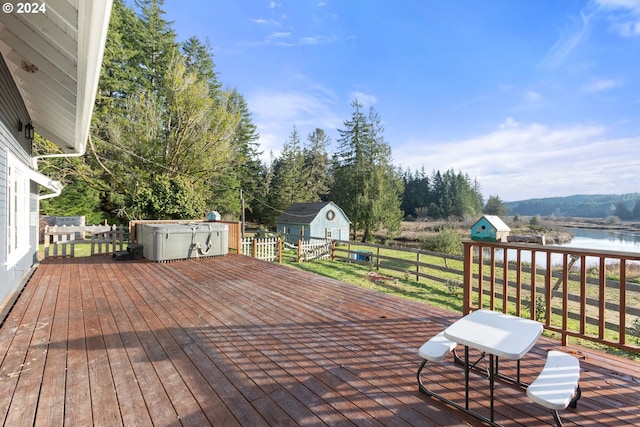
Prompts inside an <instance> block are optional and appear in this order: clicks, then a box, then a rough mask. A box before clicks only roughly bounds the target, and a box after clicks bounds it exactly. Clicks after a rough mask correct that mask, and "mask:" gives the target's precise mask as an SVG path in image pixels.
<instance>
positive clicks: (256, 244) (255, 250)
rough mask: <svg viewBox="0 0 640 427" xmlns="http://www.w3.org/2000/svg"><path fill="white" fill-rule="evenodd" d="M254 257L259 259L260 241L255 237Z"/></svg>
mask: <svg viewBox="0 0 640 427" xmlns="http://www.w3.org/2000/svg"><path fill="white" fill-rule="evenodd" d="M253 257H254V258H257V257H258V239H256V238H255V237H254V238H253Z"/></svg>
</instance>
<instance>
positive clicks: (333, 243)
mask: <svg viewBox="0 0 640 427" xmlns="http://www.w3.org/2000/svg"><path fill="white" fill-rule="evenodd" d="M335 260H336V241H335V240H332V241H331V261H335Z"/></svg>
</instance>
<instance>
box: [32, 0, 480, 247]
mask: <svg viewBox="0 0 640 427" xmlns="http://www.w3.org/2000/svg"><path fill="white" fill-rule="evenodd" d="M163 4H164V2H163V1H162V0H136V2H135V6H134V7H128V6H127V5H126V4H125V3H124V1H123V0H115V1H114V4H113V9H112V15H111V22H110V27H109V31H108V35H107V41H106V46H105V54H104V60H103V67H102V73H101V78H100V82H99V88H98V93H97V98H96V103H95V108H94V114H93V120H92V125H91V132H90V138H89V141H88V144H87V151H86V153H85V154H84V155H83V156H81V157H67V158H62V159H59V158H51V159H46V160H43V161H42V163H41V165H40V168H41V169H42V170H43V171H44V172H45V173H47V174H49V175H51V176H53V177H55V178H57V179H59V180H61V181H62V182H63V183H64V184H65V189H64V190H63V193H62V194H61V196H59V197H57V198H53V199H49V200H45V201H43V202H42V205H41V212H42V213H43V214H48V215H85V216H87V221H88V222H90V223H98V222H102V221H103V220H109V221H111V222H115V221H122V222H124V221H128V220H130V219H184V218H202V217H203V216H204V215H206V213H207V212H208V211H209V210H212V209H215V210H217V211H219V212H220V213H221V214H223V215H225V216H228V217H233V218H239V216H240V210H241V195H242V198H243V200H244V202H245V206H246V215H247V217H248V218H249V219H251V220H253V221H256V222H258V223H261V224H265V225H273V223H274V222H275V219H276V218H277V216H278V215H279V214H280V213H281V212H282V211H283V210H284V209H285V208H286V207H287V206H289V204H291V203H294V202H313V201H321V200H332V201H334V202H335V203H337V204H338V205H340V206H341V207H342V209H343V210H344V211H345V213H346V214H347V215H348V216H349V218H350V220H351V221H352V230H354V231H355V232H356V233H359V235H358V238H362V239H364V240H368V239H370V238H371V236H372V234H373V233H374V232H375V231H378V230H380V229H382V228H383V229H385V230H386V231H387V232H388V233H389V234H393V233H395V232H397V231H398V230H399V227H400V221H401V220H402V218H403V216H405V215H406V216H410V217H414V218H418V217H432V218H450V217H459V218H462V217H465V216H469V215H477V214H479V213H480V212H482V209H483V199H482V195H481V192H480V186H479V184H478V182H477V181H475V180H473V181H472V180H471V179H470V178H469V177H468V176H467V175H465V174H463V173H462V172H458V173H456V172H454V171H453V170H448V171H445V172H444V173H441V172H440V171H437V170H434V171H433V172H432V174H431V175H429V176H427V174H426V173H425V172H424V169H423V170H421V171H415V172H411V171H402V170H401V169H400V168H398V167H395V166H394V165H393V164H392V152H391V148H390V145H389V144H388V142H387V141H386V140H385V137H384V127H383V126H382V119H381V117H380V116H379V114H378V113H377V112H376V111H375V109H373V108H369V109H368V110H365V109H364V107H363V105H362V104H361V103H359V102H358V100H354V101H353V102H352V104H351V106H352V113H351V116H350V117H349V118H347V119H346V120H345V121H344V122H343V126H342V128H340V129H338V134H339V138H338V140H337V141H336V142H337V144H336V146H337V150H336V152H334V153H329V152H328V147H329V145H330V143H331V140H330V138H329V137H328V136H327V134H326V132H325V131H324V130H323V129H320V128H317V129H315V130H314V131H313V132H311V133H310V134H309V135H307V136H306V138H305V137H303V136H302V135H300V133H299V132H298V129H297V128H296V127H295V125H293V126H292V131H291V134H290V136H289V137H288V139H287V140H286V141H285V143H284V146H283V149H282V151H281V153H280V155H279V156H278V157H276V158H274V157H273V156H272V158H271V159H270V161H269V162H266V163H265V162H263V161H261V156H262V154H263V153H261V152H260V151H259V144H258V139H259V135H258V132H257V128H256V126H255V124H254V123H253V122H252V116H251V112H250V109H249V106H248V105H247V102H246V101H245V99H244V97H243V96H242V95H241V94H240V93H239V92H238V90H236V89H234V88H227V87H225V86H224V84H223V82H222V81H221V80H220V76H219V75H218V73H217V72H216V69H215V63H214V56H213V53H212V50H211V47H210V45H209V43H208V41H202V40H200V39H198V38H197V37H195V36H194V37H191V38H189V39H187V40H186V41H184V42H182V43H179V42H178V41H177V37H176V34H175V31H174V30H173V28H172V23H171V22H169V21H167V20H166V18H165V12H164V10H163V9H162V7H163ZM36 149H37V151H38V154H50V153H53V152H55V150H56V149H57V148H56V147H55V146H54V145H53V144H50V143H48V142H47V141H45V140H42V139H41V138H37V147H36ZM240 190H242V191H240Z"/></svg>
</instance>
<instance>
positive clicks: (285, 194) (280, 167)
mask: <svg viewBox="0 0 640 427" xmlns="http://www.w3.org/2000/svg"><path fill="white" fill-rule="evenodd" d="M303 167H304V158H303V156H302V148H301V142H300V134H299V133H298V130H297V129H296V127H295V126H294V127H293V130H292V131H291V135H290V136H289V139H288V140H287V141H286V142H285V144H284V146H283V147H282V153H281V154H280V157H279V158H278V159H277V160H276V161H275V163H274V167H273V181H272V184H271V190H270V192H269V198H268V200H269V205H270V206H271V207H272V210H271V212H270V213H269V215H268V216H267V218H266V220H267V223H268V224H269V225H272V224H274V223H275V219H276V218H277V216H278V215H279V214H280V213H281V212H282V211H283V210H285V209H286V208H287V207H288V206H289V205H290V204H291V203H299V202H306V201H307V200H306V197H307V194H306V188H305V182H304V180H303V179H302V170H303Z"/></svg>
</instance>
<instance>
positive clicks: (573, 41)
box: [540, 12, 591, 69]
mask: <svg viewBox="0 0 640 427" xmlns="http://www.w3.org/2000/svg"><path fill="white" fill-rule="evenodd" d="M590 19H591V15H586V14H585V13H584V12H581V13H580V19H579V20H577V19H575V18H574V19H572V23H571V26H570V27H569V28H568V29H565V30H564V31H562V32H561V34H560V37H559V38H558V40H557V41H556V43H555V44H554V45H553V46H552V47H551V49H549V51H548V52H547V54H546V55H545V57H544V59H543V60H542V62H541V64H540V65H541V66H542V67H543V68H549V69H553V68H556V67H558V66H560V65H561V64H562V62H563V61H564V60H565V59H566V58H567V56H569V54H571V52H572V51H573V50H574V49H576V48H577V47H578V46H579V45H580V44H581V43H582V42H583V41H584V40H585V39H586V38H587V36H588V34H589V30H590Z"/></svg>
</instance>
